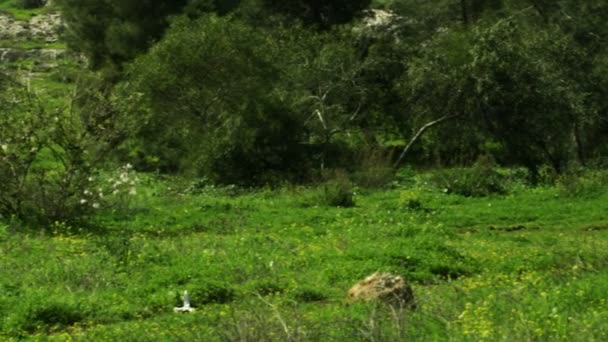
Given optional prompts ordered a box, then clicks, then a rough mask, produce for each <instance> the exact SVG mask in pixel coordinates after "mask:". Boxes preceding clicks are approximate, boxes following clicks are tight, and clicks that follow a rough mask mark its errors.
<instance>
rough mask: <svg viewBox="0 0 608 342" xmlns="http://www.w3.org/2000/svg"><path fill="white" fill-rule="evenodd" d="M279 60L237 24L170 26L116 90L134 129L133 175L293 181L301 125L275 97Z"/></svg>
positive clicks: (259, 36)
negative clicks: (136, 169)
mask: <svg viewBox="0 0 608 342" xmlns="http://www.w3.org/2000/svg"><path fill="white" fill-rule="evenodd" d="M275 51H276V49H275V47H274V46H273V45H272V41H270V40H268V39H267V37H266V36H264V34H263V33H261V32H259V31H257V30H255V29H253V28H251V27H249V26H247V25H245V24H244V23H242V22H240V21H238V20H231V19H229V18H221V17H216V16H206V17H202V18H200V19H197V20H190V19H187V18H184V17H182V18H180V19H176V20H175V22H174V25H173V27H172V28H171V29H170V30H169V31H168V32H167V35H166V36H165V37H164V38H163V39H162V40H161V41H160V42H159V43H158V44H156V45H155V46H154V47H153V48H152V49H151V50H150V52H149V53H148V54H147V55H145V56H142V57H140V58H138V59H137V60H136V61H135V63H134V64H133V65H132V67H130V68H129V70H128V79H127V81H125V82H124V83H122V84H120V85H119V87H118V89H117V91H116V99H117V101H118V102H119V103H122V106H123V111H124V112H126V113H130V114H131V115H135V116H136V117H137V119H138V122H139V123H140V128H139V130H138V132H137V136H138V139H137V140H136V141H133V143H132V145H131V146H129V149H130V152H131V153H134V154H135V155H139V156H140V157H141V158H140V161H141V162H140V165H139V166H140V167H148V168H158V169H161V170H163V171H180V172H196V173H200V174H202V175H205V176H207V177H209V178H211V179H213V180H215V181H219V182H225V183H259V182H263V180H262V178H263V177H264V175H266V174H271V173H273V172H287V173H289V172H294V173H297V172H298V171H299V170H298V167H299V162H298V158H300V156H301V154H300V153H299V152H298V151H297V149H298V147H299V144H298V143H299V141H300V139H301V134H302V126H301V125H300V124H298V123H297V122H295V118H294V116H293V115H292V114H293V113H292V112H291V111H290V109H289V108H287V107H286V106H285V105H284V103H283V101H282V100H281V94H280V93H279V92H278V91H277V89H275V84H276V83H277V80H278V79H279V78H280V77H282V75H281V72H280V70H279V69H277V67H276V64H275V63H276V59H275V58H277V57H278V54H276V53H275Z"/></svg>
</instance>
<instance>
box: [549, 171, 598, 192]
mask: <svg viewBox="0 0 608 342" xmlns="http://www.w3.org/2000/svg"><path fill="white" fill-rule="evenodd" d="M607 186H608V172H606V171H604V170H585V169H582V168H580V169H570V170H568V171H567V172H565V173H564V174H562V175H560V176H559V177H558V178H557V187H558V189H559V191H560V193H561V194H562V195H563V196H566V197H593V196H598V195H600V194H602V193H604V192H605V191H606V189H607Z"/></svg>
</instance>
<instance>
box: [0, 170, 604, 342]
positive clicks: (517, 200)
mask: <svg viewBox="0 0 608 342" xmlns="http://www.w3.org/2000/svg"><path fill="white" fill-rule="evenodd" d="M408 175H409V176H402V177H400V178H399V181H397V182H394V183H393V184H392V186H391V188H390V189H386V190H382V191H379V190H377V191H372V190H364V189H355V191H356V195H355V203H356V205H355V206H354V207H351V208H340V207H332V206H328V205H326V204H325V201H324V191H323V186H319V187H294V186H285V187H283V188H280V189H275V190H270V189H267V190H255V191H253V190H249V191H245V190H241V189H238V188H234V187H226V188H216V187H209V186H201V185H200V184H196V183H193V184H189V183H186V182H183V181H182V182H180V181H178V180H174V179H158V178H155V177H152V176H146V175H140V182H139V184H138V188H137V195H133V196H124V197H122V198H121V199H120V200H119V201H117V202H116V205H115V206H113V207H110V208H105V209H104V208H101V209H100V215H99V216H96V217H91V219H90V221H91V224H90V226H89V227H87V228H82V227H67V226H66V225H64V224H60V223H57V224H56V225H55V226H53V227H48V229H46V230H44V231H23V230H22V229H21V228H19V227H18V226H14V225H11V224H5V225H0V317H3V319H2V321H1V325H0V338H1V339H4V340H21V339H25V340H38V341H47V340H49V341H68V340H75V341H99V340H107V341H197V340H198V341H216V340H220V341H221V340H239V341H266V340H276V341H299V340H303V341H402V340H425V341H428V340H454V341H461V340H463V341H467V340H471V341H478V340H488V341H502V340H504V341H521V340H529V341H532V340H533V341H549V340H551V341H553V340H564V341H594V340H596V341H605V340H607V339H608V325H606V323H605V322H606V320H607V319H608V306H607V303H606V299H607V296H608V273H607V271H608V221H606V216H607V215H608V203H607V200H608V195H607V194H605V192H603V191H597V189H595V191H591V192H590V193H584V194H577V195H576V196H573V195H571V194H569V193H568V192H565V191H564V189H560V188H558V187H554V186H553V187H528V186H525V185H523V184H520V185H512V186H511V187H510V190H509V192H508V193H507V194H505V195H501V196H490V197H483V198H475V197H463V196H459V195H454V194H446V193H444V191H443V190H442V189H440V188H438V187H436V186H431V185H429V183H428V181H427V178H425V176H424V174H422V175H416V176H414V174H413V173H411V172H410V173H408ZM375 271H390V272H393V273H397V274H401V275H403V276H404V277H406V278H407V279H408V280H409V281H410V282H411V283H412V285H413V288H414V291H415V295H416V298H417V301H418V303H419V305H418V309H417V310H415V311H408V310H391V309H390V307H385V306H383V305H376V304H373V303H372V304H351V305H347V303H346V302H345V295H346V291H347V290H348V288H349V287H350V286H351V285H352V284H354V283H355V282H356V281H358V280H360V279H361V278H363V277H365V276H366V275H369V274H370V273H373V272H375ZM184 290H188V291H189V292H190V293H191V296H192V301H193V305H194V306H195V307H196V308H197V311H196V312H195V313H192V314H175V313H173V307H175V306H178V305H179V304H180V303H181V300H180V295H181V293H182V292H183V291H184Z"/></svg>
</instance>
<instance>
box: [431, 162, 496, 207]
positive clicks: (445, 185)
mask: <svg viewBox="0 0 608 342" xmlns="http://www.w3.org/2000/svg"><path fill="white" fill-rule="evenodd" d="M431 181H432V182H433V183H434V184H435V185H436V186H438V187H440V188H441V189H442V190H443V191H444V192H445V193H448V194H458V195H462V196H467V197H469V196H471V197H483V196H489V195H495V194H499V195H502V194H505V193H506V192H507V189H506V184H505V183H506V182H507V179H506V177H504V176H503V175H502V174H500V173H499V172H498V171H497V170H496V168H495V164H494V161H493V160H492V159H491V158H487V157H483V158H481V159H480V160H478V161H477V162H476V163H475V165H473V166H472V167H469V168H453V169H444V170H440V171H437V172H435V173H433V174H432V176H431Z"/></svg>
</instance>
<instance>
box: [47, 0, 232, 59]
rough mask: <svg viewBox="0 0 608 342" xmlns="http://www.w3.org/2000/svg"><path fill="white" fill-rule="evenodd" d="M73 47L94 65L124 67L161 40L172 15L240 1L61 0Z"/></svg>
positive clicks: (191, 13) (195, 14)
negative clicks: (123, 65)
mask: <svg viewBox="0 0 608 342" xmlns="http://www.w3.org/2000/svg"><path fill="white" fill-rule="evenodd" d="M57 4H58V5H59V6H60V8H61V11H62V14H63V18H64V20H65V21H66V23H67V30H66V39H67V41H68V43H69V45H70V47H71V48H73V49H74V50H76V51H79V52H82V53H84V54H85V55H86V56H87V58H88V60H89V62H90V66H91V67H92V68H93V69H99V68H102V67H105V66H112V67H118V68H119V69H120V67H121V66H122V64H123V63H125V62H128V61H130V60H132V59H133V58H134V57H135V56H136V55H137V54H139V53H142V52H144V51H146V49H147V48H148V47H149V46H150V45H151V44H153V43H154V42H156V41H158V40H159V39H160V38H161V37H162V34H163V33H164V31H165V29H166V28H167V26H168V25H169V18H170V16H172V15H176V14H181V13H187V14H188V15H189V16H191V17H198V16H200V15H202V14H205V13H209V12H214V11H215V12H218V13H220V14H225V13H228V12H230V11H231V10H233V9H234V8H236V7H237V6H238V4H239V1H237V0H233V1H220V0H159V1H138V0H105V1H97V0H57Z"/></svg>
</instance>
